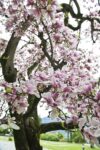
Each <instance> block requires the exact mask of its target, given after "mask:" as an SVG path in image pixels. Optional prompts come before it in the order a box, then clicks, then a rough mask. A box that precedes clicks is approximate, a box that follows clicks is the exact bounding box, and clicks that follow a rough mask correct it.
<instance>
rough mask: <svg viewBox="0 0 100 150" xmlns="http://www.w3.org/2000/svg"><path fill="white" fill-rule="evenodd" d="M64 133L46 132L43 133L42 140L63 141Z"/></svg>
mask: <svg viewBox="0 0 100 150" xmlns="http://www.w3.org/2000/svg"><path fill="white" fill-rule="evenodd" d="M63 138H64V137H63V135H62V134H61V133H45V134H41V140H47V141H61V139H63Z"/></svg>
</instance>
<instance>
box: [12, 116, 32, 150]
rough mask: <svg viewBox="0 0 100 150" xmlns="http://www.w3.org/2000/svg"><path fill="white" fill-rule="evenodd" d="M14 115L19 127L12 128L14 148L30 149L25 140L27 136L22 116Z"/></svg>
mask: <svg viewBox="0 0 100 150" xmlns="http://www.w3.org/2000/svg"><path fill="white" fill-rule="evenodd" d="M15 116H16V121H17V124H18V126H19V127H20V130H13V135H14V141H15V147H16V150H30V149H29V145H28V141H27V136H26V133H25V126H24V120H23V116H20V115H15Z"/></svg>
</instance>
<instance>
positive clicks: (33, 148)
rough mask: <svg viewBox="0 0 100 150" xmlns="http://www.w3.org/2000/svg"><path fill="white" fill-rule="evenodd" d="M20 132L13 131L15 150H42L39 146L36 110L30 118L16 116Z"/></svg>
mask: <svg viewBox="0 0 100 150" xmlns="http://www.w3.org/2000/svg"><path fill="white" fill-rule="evenodd" d="M16 120H17V124H18V125H19V127H20V130H14V132H13V133H14V141H15V147H16V150H42V147H41V145H40V122H39V118H38V114H37V109H34V111H33V114H32V116H29V117H24V116H20V115H17V116H16Z"/></svg>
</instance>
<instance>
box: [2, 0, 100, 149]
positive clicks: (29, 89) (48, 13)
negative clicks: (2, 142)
mask: <svg viewBox="0 0 100 150" xmlns="http://www.w3.org/2000/svg"><path fill="white" fill-rule="evenodd" d="M81 2H82V3H80V1H77V0H70V1H69V3H67V4H65V3H63V4H62V5H59V4H57V1H56V0H41V1H40V0H24V1H23V0H4V1H2V2H0V15H1V18H0V19H1V24H3V25H4V26H5V30H6V32H9V36H10V39H6V40H7V43H6V45H3V43H2V44H1V48H2V47H3V46H4V47H5V48H4V49H3V48H2V51H1V58H0V62H1V67H2V74H3V77H4V80H5V81H4V80H2V81H1V93H0V95H1V111H2V110H4V111H5V112H6V113H5V116H4V118H3V119H2V120H1V123H2V124H3V125H2V126H3V127H5V128H8V127H12V128H13V129H14V130H13V133H14V139H15V146H16V150H42V147H41V146H40V142H39V139H40V134H41V133H45V132H47V131H51V130H57V129H67V130H68V129H73V128H77V127H78V124H79V128H80V130H81V131H82V133H83V135H84V137H85V138H86V139H88V140H89V141H93V142H95V143H97V144H99V142H100V140H99V138H100V129H99V126H100V112H99V110H100V105H99V103H100V91H99V82H97V81H95V80H94V78H93V75H92V72H94V70H95V68H94V67H93V65H92V64H93V63H92V60H93V58H92V56H91V55H90V54H87V53H86V54H85V53H84V51H83V50H82V49H81V50H80V48H79V41H81V30H80V29H81V27H82V24H83V22H89V24H90V26H89V27H90V29H91V31H88V32H87V31H86V32H85V33H87V35H86V36H87V37H88V36H89V35H91V40H92V41H93V42H94V43H95V42H96V40H97V41H98V40H99V31H100V28H99V27H100V18H99V14H100V10H99V3H98V1H96V2H94V1H92V0H91V1H90V2H88V1H87V0H85V1H81ZM85 4H86V5H85ZM94 4H95V5H94ZM84 5H85V6H86V7H87V8H86V7H85V6H84ZM92 6H93V7H92ZM83 7H84V9H86V10H87V11H86V14H83V12H82V11H81V10H82V9H83ZM72 18H73V20H72V21H71V19H72ZM76 23H77V25H76ZM74 24H75V25H74ZM74 31H75V32H74ZM82 34H83V33H82ZM83 37H84V36H83ZM2 42H5V41H2ZM95 44H96V43H95ZM40 101H41V103H43V104H44V103H47V105H48V107H49V108H50V109H51V112H50V116H55V117H59V118H60V119H61V122H59V123H57V122H55V123H48V124H40V121H39V118H38V112H37V106H38V104H39V102H40ZM5 103H7V104H8V106H6V104H5ZM63 109H65V110H66V112H67V113H64V112H63V111H62V110H63ZM68 115H69V116H68ZM6 120H8V125H7V124H5V123H6Z"/></svg>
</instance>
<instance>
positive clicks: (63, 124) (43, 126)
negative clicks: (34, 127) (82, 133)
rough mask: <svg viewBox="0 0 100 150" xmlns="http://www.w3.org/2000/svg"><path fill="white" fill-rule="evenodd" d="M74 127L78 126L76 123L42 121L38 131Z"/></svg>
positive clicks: (44, 131)
mask: <svg viewBox="0 0 100 150" xmlns="http://www.w3.org/2000/svg"><path fill="white" fill-rule="evenodd" d="M74 128H78V125H77V124H73V123H72V122H71V123H66V122H50V123H44V124H41V126H40V133H41V134H42V133H46V132H50V131H55V130H71V129H74Z"/></svg>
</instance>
